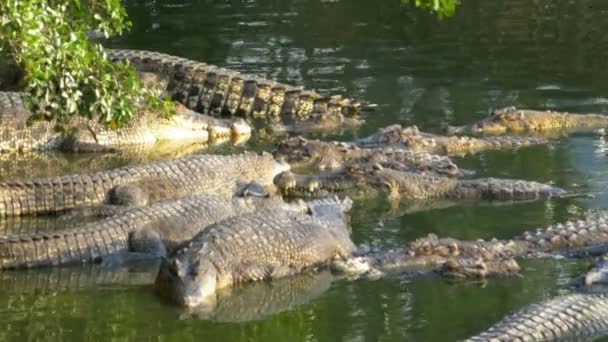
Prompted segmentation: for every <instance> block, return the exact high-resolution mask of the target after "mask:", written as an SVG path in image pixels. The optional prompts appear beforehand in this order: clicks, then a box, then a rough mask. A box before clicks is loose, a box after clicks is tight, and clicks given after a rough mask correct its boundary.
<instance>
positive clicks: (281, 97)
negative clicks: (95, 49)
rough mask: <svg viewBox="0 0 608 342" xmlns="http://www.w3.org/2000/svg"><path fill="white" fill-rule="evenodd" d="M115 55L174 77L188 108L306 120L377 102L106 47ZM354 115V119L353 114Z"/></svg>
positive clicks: (171, 81)
mask: <svg viewBox="0 0 608 342" xmlns="http://www.w3.org/2000/svg"><path fill="white" fill-rule="evenodd" d="M106 53H107V56H108V58H109V59H110V60H112V61H127V62H129V63H130V64H131V65H133V66H134V67H135V69H136V70H138V71H140V72H152V73H157V74H159V75H161V76H162V77H163V78H164V79H167V80H168V85H167V88H166V94H167V95H169V96H171V97H172V98H173V99H174V100H176V101H178V102H181V103H183V104H185V105H186V106H187V107H188V108H191V109H193V110H196V111H197V112H201V113H204V114H211V115H237V116H243V117H246V116H263V117H277V116H281V115H290V116H291V117H293V118H296V119H299V120H305V119H307V118H309V117H310V116H311V115H313V114H322V115H328V116H329V117H328V118H327V119H328V121H331V122H335V121H336V120H334V119H333V117H332V116H333V115H336V116H338V117H342V118H349V117H351V118H352V117H356V116H358V115H359V114H360V113H361V111H363V110H366V109H368V108H371V106H370V105H368V104H365V103H363V102H360V101H356V100H353V99H349V98H343V97H341V96H321V95H319V94H318V93H316V92H314V91H308V90H304V89H303V88H301V87H294V86H290V85H286V84H282V83H278V82H275V81H271V80H267V79H263V78H260V77H257V76H254V75H247V74H242V73H239V72H237V71H234V70H229V69H225V68H220V67H217V66H213V65H208V64H205V63H201V62H197V61H193V60H189V59H186V58H182V57H177V56H172V55H168V54H164V53H159V52H153V51H145V50H127V49H122V50H110V49H108V50H106ZM347 121H348V120H347Z"/></svg>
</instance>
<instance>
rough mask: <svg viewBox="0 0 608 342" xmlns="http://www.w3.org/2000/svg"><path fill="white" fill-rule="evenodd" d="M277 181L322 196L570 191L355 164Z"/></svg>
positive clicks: (517, 196) (292, 191) (477, 196)
mask: <svg viewBox="0 0 608 342" xmlns="http://www.w3.org/2000/svg"><path fill="white" fill-rule="evenodd" d="M275 185H277V187H278V189H279V190H280V191H281V192H282V193H283V194H285V195H288V196H304V197H322V196H325V195H327V194H328V193H331V192H336V191H343V190H348V189H353V188H365V189H366V190H367V189H369V190H373V189H378V187H382V188H384V189H386V190H387V191H388V193H389V196H390V198H391V199H392V200H414V201H419V200H430V199H457V200H538V199H547V198H553V197H563V196H566V195H568V192H567V191H565V190H563V189H560V188H557V187H554V186H551V185H547V184H542V183H538V182H534V181H524V180H516V179H500V178H479V179H459V178H454V177H445V176H440V175H436V174H432V173H431V174H421V173H419V172H412V171H407V170H395V169H391V168H383V167H382V166H380V165H377V164H376V165H366V164H364V165H354V166H351V168H350V169H349V170H345V171H341V172H334V173H324V174H320V175H299V174H294V173H292V172H291V171H287V172H284V173H282V174H280V175H279V176H277V178H276V179H275Z"/></svg>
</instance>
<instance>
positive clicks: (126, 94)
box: [0, 0, 164, 125]
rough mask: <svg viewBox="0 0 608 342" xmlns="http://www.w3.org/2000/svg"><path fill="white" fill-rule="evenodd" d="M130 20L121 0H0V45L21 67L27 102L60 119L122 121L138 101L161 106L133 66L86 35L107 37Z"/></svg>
mask: <svg viewBox="0 0 608 342" xmlns="http://www.w3.org/2000/svg"><path fill="white" fill-rule="evenodd" d="M130 25H131V24H130V22H129V21H127V19H126V12H125V10H124V8H123V7H122V5H121V0H89V1H86V0H82V3H81V0H2V1H0V44H1V45H0V46H4V47H5V48H8V49H9V52H10V53H11V54H12V57H13V58H14V60H15V61H16V62H17V64H18V65H19V66H20V67H21V68H22V69H23V71H24V74H25V86H26V91H27V94H28V101H27V103H28V105H29V107H30V109H31V110H32V112H35V113H38V114H41V115H43V116H44V117H46V118H47V119H57V120H58V121H59V122H60V123H65V122H68V121H69V119H70V118H71V117H73V116H74V115H81V116H85V117H89V118H91V117H93V116H95V117H97V118H98V119H99V120H101V121H104V122H106V123H109V124H111V125H120V124H122V123H124V122H126V121H128V120H129V119H130V118H131V117H132V115H133V113H134V112H135V111H136V110H140V109H142V108H141V107H142V106H153V107H163V106H164V104H163V103H162V102H161V101H160V100H155V99H156V98H157V97H155V96H153V95H154V94H152V93H151V92H149V91H147V90H143V89H142V87H141V83H140V80H139V78H138V76H137V74H136V72H135V70H134V69H133V68H131V67H130V66H129V65H127V64H125V63H112V62H110V61H109V60H108V59H107V58H105V55H104V52H103V49H102V47H101V45H99V44H93V43H91V42H89V39H88V37H87V35H86V31H87V30H96V31H101V32H103V33H104V35H105V36H106V37H108V36H109V35H112V34H121V33H122V32H123V31H125V30H127V29H128V28H129V27H130Z"/></svg>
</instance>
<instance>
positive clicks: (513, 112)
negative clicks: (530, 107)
mask: <svg viewBox="0 0 608 342" xmlns="http://www.w3.org/2000/svg"><path fill="white" fill-rule="evenodd" d="M545 114H546V113H545V112H535V111H523V110H518V109H517V108H515V107H506V108H502V109H498V110H495V111H494V112H493V113H492V114H491V115H490V116H488V117H487V118H484V119H481V120H479V121H477V122H475V123H472V124H469V125H465V126H457V127H448V129H447V133H448V134H473V135H501V134H506V133H510V132H512V133H517V132H528V131H540V130H542V129H546V128H547V127H551V128H559V126H560V120H557V119H556V118H554V119H552V117H551V116H550V115H545Z"/></svg>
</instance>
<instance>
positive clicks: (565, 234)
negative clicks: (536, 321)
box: [408, 213, 608, 260]
mask: <svg viewBox="0 0 608 342" xmlns="http://www.w3.org/2000/svg"><path fill="white" fill-rule="evenodd" d="M408 250H409V251H410V254H411V255H413V256H423V255H436V256H441V257H456V256H458V257H481V258H483V259H484V260H493V259H497V258H503V257H528V256H543V255H546V254H564V255H566V256H574V257H576V256H586V255H598V254H603V253H606V252H607V250H608V216H607V215H606V214H605V213H594V214H590V215H589V216H588V217H587V218H586V219H584V220H577V221H568V222H565V223H558V224H554V225H551V226H548V227H545V228H539V229H536V230H532V231H527V232H524V233H523V234H520V235H518V236H515V237H513V238H512V239H509V240H498V239H494V240H490V241H486V240H476V241H463V240H458V239H452V238H438V237H437V236H435V235H432V234H431V235H429V236H428V237H424V238H420V239H417V240H415V241H413V242H411V243H410V244H409V248H408Z"/></svg>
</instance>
